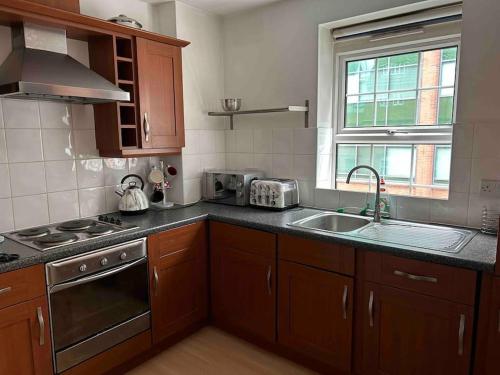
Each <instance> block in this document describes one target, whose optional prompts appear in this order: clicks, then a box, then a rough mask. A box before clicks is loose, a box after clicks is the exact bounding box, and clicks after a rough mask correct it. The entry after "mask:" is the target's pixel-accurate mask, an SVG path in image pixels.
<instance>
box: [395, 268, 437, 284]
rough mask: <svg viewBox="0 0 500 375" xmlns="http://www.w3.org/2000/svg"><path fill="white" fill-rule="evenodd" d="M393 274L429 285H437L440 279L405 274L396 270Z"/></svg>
mask: <svg viewBox="0 0 500 375" xmlns="http://www.w3.org/2000/svg"><path fill="white" fill-rule="evenodd" d="M393 273H394V275H396V276H401V277H406V278H407V279H409V280H413V281H426V282H428V283H437V282H438V279H437V278H436V277H432V276H421V275H413V274H411V273H408V272H403V271H399V270H394V272H393Z"/></svg>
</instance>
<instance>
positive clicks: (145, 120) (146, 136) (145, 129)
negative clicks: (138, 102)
mask: <svg viewBox="0 0 500 375" xmlns="http://www.w3.org/2000/svg"><path fill="white" fill-rule="evenodd" d="M142 126H143V128H144V137H145V140H146V142H149V131H150V128H149V120H148V113H147V112H144V123H143V125H142Z"/></svg>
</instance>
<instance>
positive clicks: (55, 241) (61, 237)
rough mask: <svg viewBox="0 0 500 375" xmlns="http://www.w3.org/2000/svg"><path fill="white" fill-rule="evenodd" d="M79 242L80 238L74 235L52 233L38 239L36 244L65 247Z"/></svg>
mask: <svg viewBox="0 0 500 375" xmlns="http://www.w3.org/2000/svg"><path fill="white" fill-rule="evenodd" d="M77 240H78V236H77V235H76V234H74V233H64V232H61V233H51V234H47V235H45V236H43V237H40V238H37V239H36V240H35V242H36V243H37V244H39V245H42V246H53V245H63V244H67V243H71V242H75V241H77Z"/></svg>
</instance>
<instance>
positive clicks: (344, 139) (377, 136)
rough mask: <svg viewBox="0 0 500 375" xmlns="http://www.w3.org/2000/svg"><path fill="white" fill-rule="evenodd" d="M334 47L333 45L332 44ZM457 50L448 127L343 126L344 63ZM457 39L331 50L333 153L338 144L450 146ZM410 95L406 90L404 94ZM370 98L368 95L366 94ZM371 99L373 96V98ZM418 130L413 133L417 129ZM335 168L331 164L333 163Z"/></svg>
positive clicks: (457, 35)
mask: <svg viewBox="0 0 500 375" xmlns="http://www.w3.org/2000/svg"><path fill="white" fill-rule="evenodd" d="M333 43H335V42H333ZM448 47H457V60H456V68H455V86H454V90H455V93H454V96H453V116H452V123H451V124H449V125H429V126H425V125H415V127H412V126H377V127H353V128H346V127H345V126H344V125H345V97H346V90H347V74H346V68H347V63H348V62H350V61H358V60H365V59H371V58H378V57H384V56H388V55H398V54H404V53H411V52H419V51H425V50H433V49H442V48H448ZM460 49H461V35H460V34H453V35H448V36H445V37H437V38H429V39H423V40H415V41H412V42H405V43H394V44H391V45H386V46H383V47H373V48H366V49H361V50H356V51H349V52H339V53H337V52H336V50H335V45H334V46H333V58H334V61H335V63H334V72H333V74H334V76H333V81H334V82H333V85H334V88H335V89H334V95H333V107H332V108H333V111H334V113H333V116H332V120H333V124H332V128H333V134H334V137H333V140H332V143H333V149H336V145H337V144H338V143H342V144H344V143H397V144H402V143H409V144H419V143H421V144H451V136H452V129H453V124H454V123H455V119H456V112H457V105H456V104H457V92H458V82H459V76H458V75H459V71H460ZM408 91H410V90H408ZM367 95H371V94H367ZM373 95H375V94H373ZM417 127H418V129H415V128H417ZM334 165H335V163H334Z"/></svg>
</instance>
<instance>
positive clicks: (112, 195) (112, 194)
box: [104, 185, 120, 212]
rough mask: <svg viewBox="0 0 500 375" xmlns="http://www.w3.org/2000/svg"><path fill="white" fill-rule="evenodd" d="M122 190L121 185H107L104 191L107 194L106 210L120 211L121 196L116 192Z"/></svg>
mask: <svg viewBox="0 0 500 375" xmlns="http://www.w3.org/2000/svg"><path fill="white" fill-rule="evenodd" d="M118 190H120V186H119V185H117V186H105V187H104V193H105V196H106V212H116V211H118V203H119V202H120V196H119V195H118V194H116V191H118Z"/></svg>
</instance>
